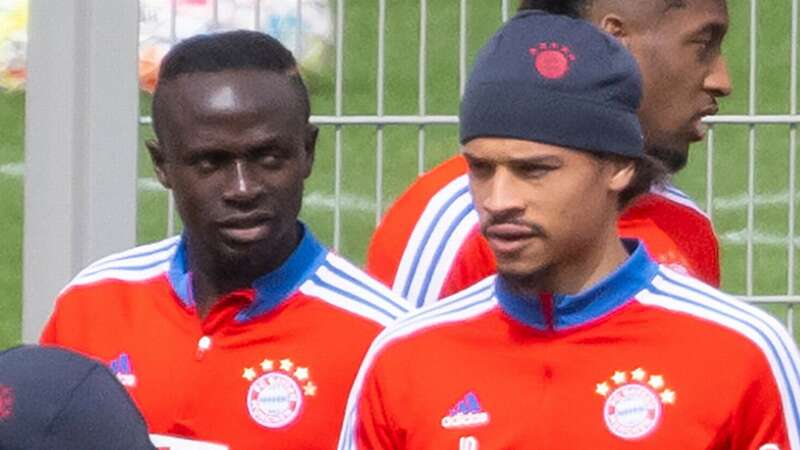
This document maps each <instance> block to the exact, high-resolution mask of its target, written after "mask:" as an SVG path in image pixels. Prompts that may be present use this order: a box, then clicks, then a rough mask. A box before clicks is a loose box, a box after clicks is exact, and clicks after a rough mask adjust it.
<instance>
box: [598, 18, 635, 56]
mask: <svg viewBox="0 0 800 450" xmlns="http://www.w3.org/2000/svg"><path fill="white" fill-rule="evenodd" d="M598 25H599V26H600V28H602V29H603V31H605V32H606V33H608V34H610V35H612V36H614V37H615V38H617V39H618V40H619V41H620V42H621V43H622V45H624V46H625V47H627V48H630V30H629V29H628V26H627V24H626V23H625V21H624V20H623V19H622V17H620V16H619V15H617V14H613V13H609V14H606V15H605V16H603V17H602V18H601V19H600V21H599V22H598Z"/></svg>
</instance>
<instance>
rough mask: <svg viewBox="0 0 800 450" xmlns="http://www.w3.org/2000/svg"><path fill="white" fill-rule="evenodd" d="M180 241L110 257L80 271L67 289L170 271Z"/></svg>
mask: <svg viewBox="0 0 800 450" xmlns="http://www.w3.org/2000/svg"><path fill="white" fill-rule="evenodd" d="M179 242H180V238H179V237H174V238H169V239H166V240H164V241H161V242H156V243H154V244H148V245H143V246H141V247H135V248H133V249H130V250H126V251H124V252H121V253H117V254H114V255H110V256H107V257H105V258H103V259H100V260H98V261H97V262H94V263H92V264H90V265H89V266H87V267H86V268H85V269H83V270H81V271H80V272H78V274H77V275H76V276H75V277H74V278H73V279H72V281H70V283H69V284H68V285H67V286H66V287H65V288H64V290H66V289H67V288H69V287H70V286H74V285H81V284H88V283H94V282H96V281H100V280H103V279H107V278H109V279H112V278H113V279H120V280H125V281H137V280H145V279H148V278H152V277H153V276H155V275H158V274H160V273H161V272H164V271H166V270H169V264H170V261H171V259H172V257H173V255H174V254H175V250H176V249H177V247H178V243H179ZM64 290H62V292H63V291H64Z"/></svg>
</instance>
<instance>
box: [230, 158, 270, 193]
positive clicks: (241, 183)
mask: <svg viewBox="0 0 800 450" xmlns="http://www.w3.org/2000/svg"><path fill="white" fill-rule="evenodd" d="M262 190H263V184H262V182H261V180H259V178H258V176H257V174H256V173H255V169H254V168H253V167H251V164H249V163H248V162H247V161H243V160H241V159H237V160H235V161H234V162H233V166H232V167H231V171H230V174H229V175H228V182H227V186H226V192H225V194H226V197H227V198H228V199H230V200H234V201H247V200H250V199H252V198H253V197H255V196H257V195H258V194H260V193H261V191H262Z"/></svg>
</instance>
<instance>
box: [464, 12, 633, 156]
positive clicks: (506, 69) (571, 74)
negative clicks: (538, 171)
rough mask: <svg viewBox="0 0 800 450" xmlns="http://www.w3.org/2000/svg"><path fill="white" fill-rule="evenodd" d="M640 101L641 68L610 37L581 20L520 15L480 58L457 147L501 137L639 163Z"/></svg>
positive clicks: (467, 94) (467, 91)
mask: <svg viewBox="0 0 800 450" xmlns="http://www.w3.org/2000/svg"><path fill="white" fill-rule="evenodd" d="M641 95H642V81H641V75H640V73H639V66H638V64H637V63H636V60H635V59H634V58H633V56H631V54H630V53H629V52H628V51H627V50H626V49H625V48H624V47H623V46H622V45H621V44H620V43H619V42H617V40H616V39H615V38H614V37H612V36H611V35H609V34H607V33H605V32H603V31H602V30H600V29H599V28H597V27H596V26H594V25H593V24H591V23H589V22H587V21H584V20H580V19H573V18H570V17H567V16H563V15H553V14H548V13H545V12H542V11H535V10H533V11H524V12H521V13H519V14H517V15H516V16H515V17H514V18H512V19H511V20H509V21H508V22H506V24H505V25H503V27H502V28H500V30H499V31H498V32H497V33H495V35H494V36H493V37H492V38H491V40H490V41H489V42H488V43H487V44H486V45H485V46H484V47H483V48H482V49H481V51H480V53H479V54H478V57H477V60H476V61H475V67H474V68H473V70H472V74H471V75H470V78H469V81H468V83H467V86H466V89H465V91H464V97H463V98H462V101H461V111H460V115H459V118H460V130H461V143H462V144H466V143H467V142H469V141H471V140H472V139H475V138H477V137H505V138H515V139H524V140H529V141H535V142H542V143H546V144H552V145H558V146H561V147H569V148H575V149H580V150H586V151H592V152H601V153H612V154H618V155H623V156H627V157H632V158H639V157H641V156H642V155H643V139H642V130H641V126H640V125H639V119H638V117H637V115H636V113H637V110H638V109H639V102H640V101H641Z"/></svg>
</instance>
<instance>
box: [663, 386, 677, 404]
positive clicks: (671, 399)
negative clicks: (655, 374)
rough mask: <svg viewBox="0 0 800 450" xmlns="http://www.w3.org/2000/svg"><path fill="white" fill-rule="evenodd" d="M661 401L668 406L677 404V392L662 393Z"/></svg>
mask: <svg viewBox="0 0 800 450" xmlns="http://www.w3.org/2000/svg"><path fill="white" fill-rule="evenodd" d="M661 401H662V402H664V403H665V404H667V405H671V404H673V403H675V391H673V390H671V389H665V390H664V392H662V393H661Z"/></svg>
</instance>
